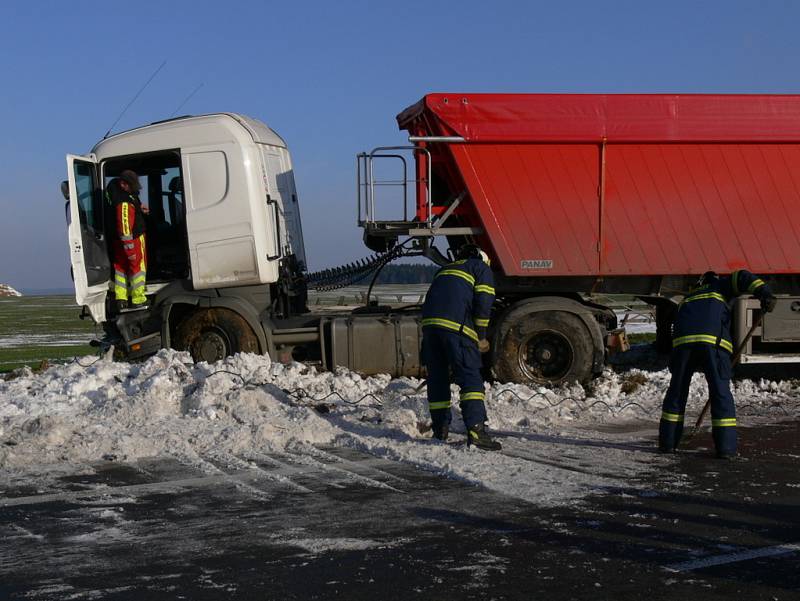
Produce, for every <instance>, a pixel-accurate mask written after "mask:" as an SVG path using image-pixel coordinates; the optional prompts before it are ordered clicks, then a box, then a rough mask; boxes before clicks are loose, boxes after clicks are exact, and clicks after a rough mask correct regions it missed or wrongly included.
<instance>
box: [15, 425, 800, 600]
mask: <svg viewBox="0 0 800 601" xmlns="http://www.w3.org/2000/svg"><path fill="white" fill-rule="evenodd" d="M741 439H742V458H741V459H739V460H736V461H732V462H726V461H720V460H717V459H714V458H713V457H712V456H711V454H710V450H709V449H702V448H698V445H702V444H708V443H709V437H708V436H707V435H701V436H698V437H697V439H696V441H695V448H693V449H691V450H688V451H685V452H683V453H681V454H679V455H677V456H675V457H674V459H670V461H669V462H668V466H669V467H670V469H671V472H670V473H669V474H664V477H663V478H662V477H661V475H660V474H659V475H656V476H651V477H650V480H648V481H647V482H644V483H642V482H639V483H637V484H638V485H637V486H631V487H630V488H619V489H614V490H607V491H605V492H604V493H603V494H600V495H597V496H594V497H592V498H589V499H586V500H585V502H583V503H581V504H579V505H577V506H570V507H561V508H555V509H553V508H550V509H543V508H539V507H536V506H534V505H531V504H528V503H526V502H524V501H522V500H518V499H512V498H508V497H504V496H502V495H498V494H496V493H493V492H490V491H487V490H484V489H481V488H476V487H473V486H469V485H466V484H464V483H461V482H456V481H453V480H446V479H442V478H441V477H439V476H437V475H434V474H430V473H426V472H423V471H418V470H416V469H414V468H412V467H410V466H407V465H402V464H399V463H395V462H391V461H388V460H384V459H378V458H374V457H371V456H368V455H364V454H360V453H357V452H354V451H346V450H342V449H324V450H320V451H319V453H318V454H317V455H315V456H314V457H304V456H300V455H298V456H293V455H290V454H286V455H273V456H266V455H255V456H248V457H246V459H248V460H251V461H255V463H256V464H257V466H258V467H257V468H254V467H253V465H252V464H247V463H244V462H237V461H236V460H235V459H232V458H230V457H220V458H206V459H207V460H208V461H210V462H211V463H213V464H214V465H216V466H217V467H218V468H219V470H220V471H219V472H218V473H216V474H212V475H209V471H208V470H207V469H206V470H200V469H199V467H197V466H191V465H187V464H183V463H179V462H176V461H175V460H169V459H154V460H149V461H141V462H138V463H136V464H121V463H118V462H114V461H107V462H102V463H99V464H96V465H91V466H78V467H75V466H73V467H69V468H67V467H64V466H62V467H61V468H59V469H54V468H48V469H46V470H44V471H40V472H39V473H35V474H34V473H21V472H16V473H4V474H3V480H2V481H0V541H2V542H0V599H33V600H58V601H62V600H68V599H69V600H72V599H91V600H97V599H115V600H116V599H120V600H121V599H126V600H127V599H137V600H142V599H147V600H161V599H190V600H203V599H214V600H219V599H247V600H254V599H259V600H260V599H282V600H291V599H303V600H312V599H348V600H353V601H357V600H369V601H378V600H392V599H398V600H399V599H402V600H403V601H407V600H408V599H415V598H419V599H442V600H447V599H459V600H460V599H481V600H488V599H525V600H531V599H547V600H562V599H592V600H597V599H613V600H614V601H625V600H633V599H636V600H640V599H648V600H649V601H652V600H657V599H670V600H672V601H674V600H675V599H680V600H681V601H692V600H700V599H703V600H715V599H725V600H726V601H730V600H732V599H747V600H749V601H754V600H761V599H763V600H769V601H773V600H791V599H800V473H799V472H798V459H800V424H797V423H793V424H783V425H776V426H770V427H765V428H759V429H749V430H742V431H741ZM553 444H559V443H558V441H557V440H555V441H553ZM598 452H602V447H598ZM565 469H569V468H568V466H567V467H565ZM607 470H610V471H613V466H608V467H607ZM676 483H678V485H676ZM643 485H644V486H643Z"/></svg>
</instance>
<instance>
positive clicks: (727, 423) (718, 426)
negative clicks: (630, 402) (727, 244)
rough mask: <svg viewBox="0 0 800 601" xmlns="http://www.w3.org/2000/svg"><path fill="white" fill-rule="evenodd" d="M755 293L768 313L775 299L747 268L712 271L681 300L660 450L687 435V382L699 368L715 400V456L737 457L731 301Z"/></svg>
mask: <svg viewBox="0 0 800 601" xmlns="http://www.w3.org/2000/svg"><path fill="white" fill-rule="evenodd" d="M742 294H752V295H753V296H755V297H756V298H758V299H759V300H760V301H761V309H762V311H764V312H770V311H772V310H773V309H774V308H775V303H776V299H775V297H774V296H773V295H772V292H771V291H770V289H769V286H767V285H766V283H765V282H764V281H763V280H762V279H760V278H758V277H756V276H754V275H753V274H752V273H750V272H749V271H747V270H744V269H740V270H739V271H735V272H734V273H732V274H731V275H730V276H722V277H720V276H718V275H717V274H716V273H714V272H713V271H709V272H707V273H705V274H704V275H703V277H702V278H700V280H699V282H698V285H697V287H695V288H694V289H693V290H692V291H691V292H690V293H689V294H688V295H687V296H686V297H685V298H684V299H683V301H682V302H681V304H680V306H679V308H678V314H677V317H676V319H675V326H674V330H673V339H672V355H671V356H670V365H669V368H670V371H671V372H672V379H671V381H670V383H669V389H668V390H667V394H666V395H665V397H664V404H663V407H662V413H661V421H660V423H659V433H658V448H659V450H660V451H661V452H662V453H672V452H675V450H676V448H677V447H678V444H679V443H680V440H681V434H682V433H683V419H684V410H685V408H686V399H687V397H688V396H689V384H690V383H691V381H692V375H693V374H694V372H696V371H702V372H703V373H704V374H705V376H706V380H707V381H708V394H709V398H710V401H711V426H712V436H713V439H714V447H715V450H716V454H717V457H720V458H724V459H727V458H731V457H733V456H735V455H736V408H735V406H734V401H733V395H732V394H731V384H730V380H731V372H732V367H731V354H732V353H733V343H732V342H731V340H732V338H731V332H730V323H731V310H730V303H731V301H732V300H733V299H734V298H736V297H737V296H740V295H742Z"/></svg>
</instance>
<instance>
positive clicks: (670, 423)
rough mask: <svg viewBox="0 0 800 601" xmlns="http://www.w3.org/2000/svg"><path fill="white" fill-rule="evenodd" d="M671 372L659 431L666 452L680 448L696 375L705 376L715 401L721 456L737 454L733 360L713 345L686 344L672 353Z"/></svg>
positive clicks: (715, 433)
mask: <svg viewBox="0 0 800 601" xmlns="http://www.w3.org/2000/svg"><path fill="white" fill-rule="evenodd" d="M669 369H670V371H671V372H672V380H670V383H669V389H668V390H667V394H666V396H665V397H664V405H663V407H662V413H661V421H660V423H659V428H658V445H659V448H660V449H661V450H662V451H669V450H673V449H675V448H677V446H678V444H679V443H680V440H681V435H682V433H683V418H684V411H685V409H686V399H687V397H688V396H689V384H691V382H692V375H693V374H694V373H695V372H696V371H700V372H702V373H704V374H705V376H706V380H707V381H708V395H709V398H710V399H711V425H712V436H713V438H714V446H715V448H716V451H717V454H720V455H734V454H735V453H736V407H735V405H734V402H733V395H732V394H731V371H732V370H731V356H730V353H728V351H726V350H723V349H721V348H720V347H718V346H714V345H711V344H703V343H699V344H684V345H681V346H678V347H676V348H674V349H672V356H671V357H670V364H669Z"/></svg>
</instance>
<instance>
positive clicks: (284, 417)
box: [0, 350, 800, 503]
mask: <svg viewBox="0 0 800 601" xmlns="http://www.w3.org/2000/svg"><path fill="white" fill-rule="evenodd" d="M81 361H83V362H85V364H86V365H85V366H84V365H82V364H81V363H78V362H77V361H76V362H73V363H71V364H68V365H60V366H53V367H50V368H49V369H47V370H46V371H44V372H42V373H39V374H35V373H33V372H32V371H31V370H30V369H27V368H23V369H22V370H19V371H18V372H16V373H15V374H13V375H12V376H11V377H8V378H7V379H6V380H5V381H3V380H0V468H5V469H16V468H24V467H26V466H31V465H34V464H50V463H62V462H71V463H81V462H92V461H98V460H101V459H114V460H120V461H132V460H135V459H138V458H143V457H151V456H159V455H161V456H163V455H169V456H173V457H177V458H179V459H180V460H182V461H186V462H189V463H192V464H195V465H198V466H203V465H208V464H207V462H206V459H207V458H208V457H215V458H220V457H223V458H228V460H230V461H231V462H235V461H239V460H241V459H242V458H244V459H245V460H247V458H248V457H251V456H252V453H262V454H264V453H287V452H289V453H301V454H303V453H305V454H313V452H314V449H315V445H317V446H319V445H323V446H324V445H336V446H340V447H350V448H354V449H358V450H361V451H365V452H369V453H372V454H375V455H378V456H381V457H385V458H389V459H392V460H397V461H402V462H406V463H410V464H413V465H416V466H420V467H423V468H425V469H428V470H431V471H433V472H437V473H441V474H445V475H448V476H451V477H457V478H461V479H464V480H467V481H469V482H474V483H476V484H481V485H483V486H487V487H489V488H492V489H495V490H498V491H501V492H503V493H506V494H510V495H514V496H517V497H520V498H525V499H528V500H535V501H537V502H540V503H557V502H564V501H565V500H569V499H575V498H578V497H580V496H583V495H585V494H587V493H588V492H591V490H596V489H598V488H602V487H606V486H616V485H620V479H621V478H622V479H634V480H635V478H636V477H637V475H640V474H641V472H642V470H646V469H652V468H654V467H655V468H657V467H658V465H659V462H662V461H665V459H664V458H662V457H659V456H657V455H654V454H652V452H651V451H652V447H653V444H654V432H655V428H656V427H657V422H658V418H659V416H660V412H661V407H660V405H661V399H662V398H663V395H664V392H665V390H666V387H667V385H668V383H669V373H668V371H666V370H664V369H661V370H658V371H642V370H638V369H632V370H630V371H627V372H623V373H615V372H613V371H612V370H611V369H608V370H606V372H605V373H604V374H603V376H602V377H600V378H598V379H597V380H595V381H594V382H593V383H592V386H590V387H589V388H588V389H585V388H583V387H582V386H579V385H575V386H571V387H564V388H560V389H556V390H551V389H546V388H530V387H527V386H522V385H508V384H493V385H491V386H487V407H488V412H489V418H490V427H491V428H492V430H493V431H495V432H498V433H499V434H500V435H501V437H502V441H503V443H504V447H505V448H504V452H503V454H492V453H482V452H479V451H475V450H473V449H469V450H468V449H466V448H465V447H464V446H463V444H459V442H458V441H461V440H463V436H459V435H458V434H459V433H463V424H462V423H461V420H460V416H458V415H455V416H454V421H453V427H452V431H453V432H454V433H455V434H454V436H452V438H453V439H455V440H454V441H451V442H450V443H448V444H442V443H439V442H436V441H432V440H431V439H430V419H429V415H428V410H427V401H426V397H425V391H424V390H417V388H418V387H419V386H420V384H421V382H420V381H418V380H415V379H408V378H399V379H390V378H389V377H388V376H377V377H369V378H365V377H361V376H359V375H358V374H355V373H353V372H350V371H347V370H344V369H340V370H337V371H336V372H335V373H328V372H326V373H318V372H317V371H316V370H315V369H313V368H309V367H307V366H305V365H302V364H297V363H295V364H292V365H289V366H285V365H281V364H275V363H271V362H270V360H269V358H268V357H265V356H260V355H236V356H235V357H231V358H228V359H226V360H225V361H222V362H220V363H216V364H214V365H208V364H206V363H199V364H193V363H192V360H191V357H190V356H189V355H188V354H186V353H179V352H176V351H171V350H163V351H161V352H159V353H158V354H157V355H156V356H154V357H152V358H150V359H149V360H148V361H146V362H144V363H140V364H130V363H116V362H109V361H106V360H95V361H94V362H93V363H92V362H91V361H90V360H89V359H88V358H84V359H82V360H81ZM735 394H736V396H737V402H738V407H739V414H740V423H742V424H745V425H746V424H748V423H754V422H755V421H756V420H757V419H758V420H765V419H766V420H773V421H774V420H776V419H780V418H796V417H798V416H800V383H798V382H782V383H776V382H767V381H760V382H754V381H742V382H740V383H737V384H736V390H735ZM453 395H454V407H455V408H454V411H455V412H456V413H457V412H458V409H457V388H456V387H453ZM706 398H707V389H706V385H705V381H704V380H703V379H702V377H701V376H696V377H695V380H693V382H692V387H691V393H690V400H689V408H688V410H687V413H688V414H689V415H690V416H691V415H697V413H698V412H699V410H700V408H701V407H702V405H703V403H704V402H705V400H706ZM615 430H616V431H617V433H614V431H615ZM626 432H627V433H626ZM609 466H614V473H613V474H611V473H604V470H607V469H609ZM632 482H633V481H632V480H629V481H627V482H626V485H634V484H633V483H632Z"/></svg>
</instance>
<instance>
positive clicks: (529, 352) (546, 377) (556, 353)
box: [519, 330, 575, 382]
mask: <svg viewBox="0 0 800 601" xmlns="http://www.w3.org/2000/svg"><path fill="white" fill-rule="evenodd" d="M574 360H575V353H574V351H573V348H572V344H571V343H570V341H569V339H568V338H567V337H566V336H564V335H563V334H562V333H561V332H556V331H555V330H539V331H538V332H535V333H533V334H531V335H530V336H528V337H527V338H526V339H525V340H523V341H522V343H521V344H520V345H519V366H520V368H521V369H522V372H523V373H524V374H525V375H526V376H527V377H528V378H530V379H532V380H536V381H539V382H542V381H546V382H555V381H558V380H560V379H561V378H563V377H564V376H566V375H567V373H568V372H569V370H570V368H571V367H572V364H573V362H574Z"/></svg>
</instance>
